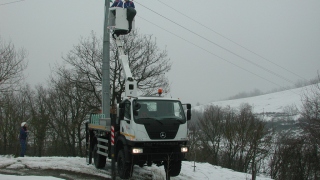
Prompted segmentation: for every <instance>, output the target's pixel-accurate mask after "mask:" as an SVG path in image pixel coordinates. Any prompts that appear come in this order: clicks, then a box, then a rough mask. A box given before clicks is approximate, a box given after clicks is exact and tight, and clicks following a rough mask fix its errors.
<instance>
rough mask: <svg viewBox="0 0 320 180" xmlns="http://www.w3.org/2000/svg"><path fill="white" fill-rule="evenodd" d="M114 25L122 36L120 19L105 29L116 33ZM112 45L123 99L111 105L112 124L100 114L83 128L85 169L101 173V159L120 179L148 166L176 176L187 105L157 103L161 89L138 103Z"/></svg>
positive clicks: (176, 101) (182, 152)
mask: <svg viewBox="0 0 320 180" xmlns="http://www.w3.org/2000/svg"><path fill="white" fill-rule="evenodd" d="M110 11H115V12H112V14H111V15H114V16H115V17H114V18H116V17H117V16H118V18H119V17H120V14H121V13H125V11H124V9H123V8H110ZM109 15H110V13H109ZM119 21H120V22H122V21H123V24H122V25H121V26H122V27H121V30H123V29H124V28H123V26H125V23H127V22H126V19H122V20H119V19H117V20H114V19H113V20H111V26H113V27H114V28H115V29H116V28H117V27H118V26H120V25H117V24H114V23H115V22H119ZM109 24H110V21H109ZM125 27H126V26H125ZM115 41H116V44H117V46H118V52H119V60H120V62H121V65H122V68H123V72H124V76H125V77H124V78H125V95H124V97H123V98H122V100H121V102H119V103H118V104H117V107H116V110H115V112H114V113H116V116H113V118H112V119H113V120H111V119H110V118H109V117H107V118H106V117H104V115H102V114H97V113H91V114H90V119H89V120H88V121H87V123H86V148H87V161H88V163H90V164H91V163H92V159H93V162H94V165H95V167H96V168H103V167H104V166H105V164H106V159H107V158H109V159H111V158H114V160H115V161H116V167H117V173H118V175H119V177H120V178H122V179H127V178H130V177H131V176H132V172H133V167H134V165H138V166H140V167H143V166H151V165H152V164H155V165H157V166H162V165H163V166H164V170H165V171H166V174H167V175H168V176H177V175H179V174H180V170H181V161H183V160H184V159H185V154H186V153H187V152H188V146H187V143H188V138H187V134H188V130H187V121H188V120H190V118H191V105H190V104H182V103H181V101H180V100H179V99H174V98H166V97H163V96H162V90H161V89H159V90H158V95H156V96H154V97H138V95H137V94H138V93H137V82H136V80H135V79H134V77H132V73H131V71H130V68H129V63H128V56H127V55H125V54H124V50H123V44H122V42H121V40H120V37H116V38H115ZM111 116H112V115H111ZM112 148H113V153H112V151H111V149H112ZM136 168H139V167H136Z"/></svg>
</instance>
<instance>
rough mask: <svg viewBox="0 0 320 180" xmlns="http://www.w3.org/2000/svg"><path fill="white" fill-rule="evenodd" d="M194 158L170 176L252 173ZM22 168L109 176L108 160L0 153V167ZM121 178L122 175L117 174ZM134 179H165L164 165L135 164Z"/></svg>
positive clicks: (238, 178) (222, 178)
mask: <svg viewBox="0 0 320 180" xmlns="http://www.w3.org/2000/svg"><path fill="white" fill-rule="evenodd" d="M193 166H194V164H193V162H187V161H185V162H183V164H182V170H181V173H180V175H179V176H177V177H171V179H172V180H183V179H195V180H199V179H219V180H242V179H243V180H246V179H251V175H250V174H245V173H240V172H235V171H233V170H230V169H225V168H221V167H219V166H213V165H210V164H208V163H196V164H195V166H196V167H195V170H194V167H193ZM23 168H28V169H30V170H32V169H37V170H39V169H44V170H45V169H51V170H66V171H71V172H75V173H84V174H92V175H96V176H101V177H104V178H111V177H110V174H111V173H110V172H111V171H110V162H109V161H108V162H107V165H106V168H105V169H96V168H95V167H94V166H93V165H87V163H86V159H85V158H80V157H24V158H21V157H18V158H14V157H12V156H0V169H7V170H17V171H18V170H21V169H23ZM0 179H1V180H37V179H41V180H57V179H63V177H61V178H56V177H49V176H20V175H2V174H0ZM117 179H119V178H117ZM132 179H155V180H163V179H165V174H164V170H163V167H157V166H152V167H143V168H140V167H138V166H134V173H133V177H132ZM257 179H258V180H268V179H269V178H265V177H258V178H257Z"/></svg>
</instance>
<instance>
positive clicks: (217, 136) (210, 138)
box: [199, 106, 225, 165]
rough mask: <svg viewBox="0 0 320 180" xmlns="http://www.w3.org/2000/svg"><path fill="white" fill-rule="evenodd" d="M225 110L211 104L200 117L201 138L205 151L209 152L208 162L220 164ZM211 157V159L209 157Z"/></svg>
mask: <svg viewBox="0 0 320 180" xmlns="http://www.w3.org/2000/svg"><path fill="white" fill-rule="evenodd" d="M224 119H225V112H224V111H223V110H222V109H221V107H218V106H209V107H207V108H206V109H205V111H204V113H203V116H202V117H199V124H200V129H201V133H200V140H201V145H202V146H203V148H204V151H207V152H208V154H207V155H208V156H209V157H207V158H206V159H207V160H208V162H211V163H213V164H214V165H218V163H219V160H220V159H219V150H220V145H221V141H222V137H223V127H224ZM208 158H210V159H208Z"/></svg>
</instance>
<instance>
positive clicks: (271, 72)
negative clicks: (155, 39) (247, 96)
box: [135, 1, 294, 84]
mask: <svg viewBox="0 0 320 180" xmlns="http://www.w3.org/2000/svg"><path fill="white" fill-rule="evenodd" d="M135 3H137V4H139V5H141V6H142V7H144V8H146V9H148V10H150V11H152V12H153V13H155V14H157V15H159V16H161V17H162V18H164V19H166V20H168V21H170V22H172V23H174V24H176V25H177V26H179V27H181V28H183V29H185V30H187V31H189V32H190V33H192V34H194V35H196V36H198V37H200V38H202V39H204V40H206V41H208V42H210V43H211V44H214V45H216V46H218V47H220V48H221V49H223V50H225V51H227V52H229V53H231V54H233V55H235V56H237V57H239V58H241V59H243V60H245V61H247V62H249V63H251V64H253V65H255V66H257V67H259V68H261V69H263V70H265V71H267V72H269V73H270V74H273V75H275V76H277V77H279V78H281V79H283V80H286V81H287V82H290V83H292V84H294V82H293V81H291V80H289V79H287V78H285V77H283V76H281V75H279V74H277V73H275V72H273V71H271V70H269V69H267V68H265V67H263V66H261V65H258V64H257V63H254V62H252V61H250V60H249V59H246V58H244V57H242V56H240V55H238V54H236V53H234V52H232V51H231V50H229V49H227V48H225V47H223V46H221V45H219V44H217V43H215V42H213V41H211V40H209V39H207V38H205V37H203V36H201V35H199V34H198V33H196V32H194V31H191V30H189V29H187V28H185V27H184V26H182V25H180V24H179V23H177V22H175V21H173V20H171V19H169V18H167V17H165V16H163V15H161V14H160V13H158V12H156V11H154V10H152V9H150V8H148V7H146V6H144V5H143V4H141V3H139V2H137V1H135Z"/></svg>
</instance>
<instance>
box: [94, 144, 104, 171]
mask: <svg viewBox="0 0 320 180" xmlns="http://www.w3.org/2000/svg"><path fill="white" fill-rule="evenodd" d="M97 151H98V145H97V144H95V145H94V149H93V161H94V166H95V167H96V168H97V169H101V168H104V166H105V165H106V157H105V156H103V155H101V154H98V153H97Z"/></svg>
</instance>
